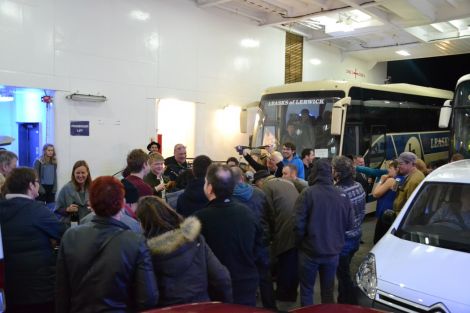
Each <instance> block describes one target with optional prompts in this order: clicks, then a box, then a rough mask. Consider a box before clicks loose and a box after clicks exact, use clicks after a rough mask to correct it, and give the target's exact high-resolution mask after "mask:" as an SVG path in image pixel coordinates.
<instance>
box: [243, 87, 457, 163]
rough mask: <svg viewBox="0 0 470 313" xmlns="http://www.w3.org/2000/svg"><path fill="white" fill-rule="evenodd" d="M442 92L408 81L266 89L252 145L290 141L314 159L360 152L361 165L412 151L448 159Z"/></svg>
mask: <svg viewBox="0 0 470 313" xmlns="http://www.w3.org/2000/svg"><path fill="white" fill-rule="evenodd" d="M452 97H453V93H452V92H451V91H447V90H441V89H435V88H428V87H422V86H415V85H409V84H386V85H378V84H368V83H358V82H346V81H316V82H301V83H293V84H287V85H282V86H278V87H272V88H268V89H267V90H266V91H265V92H264V94H263V95H262V97H261V100H260V103H259V109H258V111H257V114H256V117H255V123H254V124H255V125H254V131H253V136H252V142H251V145H252V146H261V145H274V146H276V147H278V149H280V147H282V144H283V143H284V142H287V141H291V142H293V143H294V144H295V145H296V147H297V149H296V150H297V153H298V154H300V152H301V151H302V149H304V148H313V149H314V150H315V156H316V157H327V158H332V157H334V156H336V155H363V156H364V157H365V159H366V164H367V165H369V166H371V167H381V166H382V165H383V162H384V161H385V160H391V159H394V158H396V157H397V156H398V155H399V154H400V153H401V152H403V151H412V152H414V153H416V155H417V156H418V157H419V158H421V159H422V160H423V161H425V162H426V163H427V164H431V165H439V164H441V163H444V162H446V161H447V159H448V154H449V153H448V150H449V135H450V133H449V129H440V128H439V127H438V124H439V115H440V108H441V107H442V103H443V102H444V101H445V100H448V99H452Z"/></svg>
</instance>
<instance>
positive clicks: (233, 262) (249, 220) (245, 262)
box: [195, 164, 262, 306]
mask: <svg viewBox="0 0 470 313" xmlns="http://www.w3.org/2000/svg"><path fill="white" fill-rule="evenodd" d="M234 186H235V181H234V179H233V175H232V172H231V171H230V168H229V167H228V166H227V165H220V164H212V165H211V166H209V168H208V170H207V175H206V180H205V185H204V192H205V194H206V196H207V199H209V204H208V205H207V207H206V208H204V209H202V210H200V211H197V212H196V213H195V215H196V217H197V218H198V219H199V220H200V221H201V223H202V234H203V235H204V237H205V238H206V241H207V243H208V244H209V246H210V247H211V249H212V251H213V252H214V254H215V255H216V256H217V258H218V259H219V260H220V262H221V263H222V264H223V265H225V266H226V267H227V269H228V270H229V272H230V276H231V278H232V290H233V300H234V303H237V304H244V305H251V306H256V289H257V287H258V269H257V266H256V262H257V260H258V258H259V253H260V248H261V246H262V230H261V228H260V227H259V225H258V223H257V221H256V218H255V216H254V214H253V212H251V211H250V209H249V208H247V207H246V206H245V205H243V204H241V203H239V202H236V201H232V199H231V198H232V194H233V189H234Z"/></svg>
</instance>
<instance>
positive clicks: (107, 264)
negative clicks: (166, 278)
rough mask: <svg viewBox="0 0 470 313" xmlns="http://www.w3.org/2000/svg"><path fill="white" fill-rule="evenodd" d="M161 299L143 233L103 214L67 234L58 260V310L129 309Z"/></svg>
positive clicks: (148, 306)
mask: <svg viewBox="0 0 470 313" xmlns="http://www.w3.org/2000/svg"><path fill="white" fill-rule="evenodd" d="M157 302H158V289H157V285H156V282H155V275H154V273H153V266H152V260H151V258H150V252H149V250H148V248H147V245H146V244H145V238H144V237H143V236H142V235H138V234H136V233H134V232H132V231H131V230H130V229H129V227H128V226H127V225H125V224H124V223H122V222H120V221H118V220H115V219H114V218H106V217H100V216H95V217H94V218H93V219H92V220H91V222H90V223H86V224H82V225H79V226H77V227H74V228H70V229H69V230H68V231H67V232H66V233H65V234H64V236H63V238H62V242H61V245H60V249H59V256H58V259H57V285H56V312H58V313H60V312H103V311H112V312H129V311H133V310H142V309H147V308H150V307H153V306H155V305H156V304H157Z"/></svg>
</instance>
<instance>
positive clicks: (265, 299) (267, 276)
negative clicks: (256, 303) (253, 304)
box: [258, 264, 276, 309]
mask: <svg viewBox="0 0 470 313" xmlns="http://www.w3.org/2000/svg"><path fill="white" fill-rule="evenodd" d="M258 274H259V292H260V294H261V302H262V303H263V307H265V308H267V309H276V299H274V288H273V280H272V277H271V268H270V266H269V264H268V265H258Z"/></svg>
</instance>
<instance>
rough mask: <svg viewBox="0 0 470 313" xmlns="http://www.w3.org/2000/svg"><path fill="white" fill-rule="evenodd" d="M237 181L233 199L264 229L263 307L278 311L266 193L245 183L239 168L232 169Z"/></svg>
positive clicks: (261, 276) (270, 220)
mask: <svg viewBox="0 0 470 313" xmlns="http://www.w3.org/2000/svg"><path fill="white" fill-rule="evenodd" d="M230 169H231V171H232V174H233V178H234V179H235V189H234V190H233V199H234V200H237V201H239V202H240V203H242V204H244V205H246V206H247V207H248V208H249V209H251V211H252V212H253V213H254V214H255V217H256V221H257V222H258V225H259V226H260V227H261V228H262V229H263V246H262V250H261V255H260V256H261V258H260V259H259V262H257V265H258V273H259V276H260V282H259V290H260V295H261V301H262V303H263V307H265V308H268V309H274V310H275V309H276V300H275V298H274V290H273V282H272V278H271V266H270V260H269V243H270V241H271V240H270V237H271V236H270V234H271V229H270V228H271V227H272V226H273V225H272V222H273V220H272V218H271V216H269V215H268V211H269V208H268V202H267V199H266V195H265V194H264V192H263V191H262V190H261V189H259V188H258V187H256V186H253V185H250V184H248V183H246V182H245V181H244V178H243V171H242V170H241V168H239V167H231V168H230Z"/></svg>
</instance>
